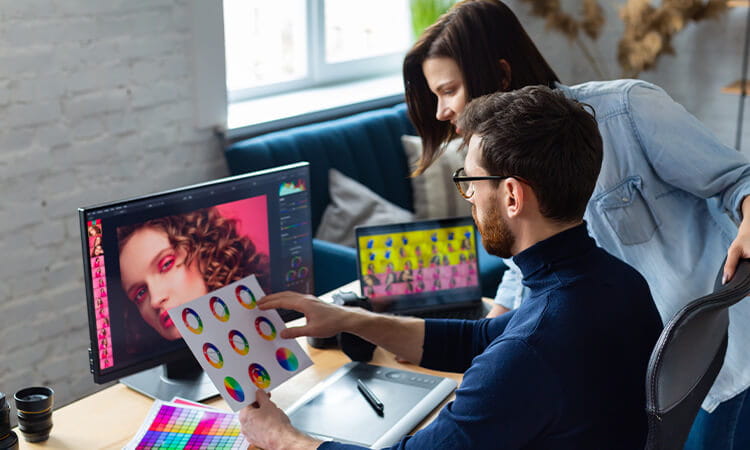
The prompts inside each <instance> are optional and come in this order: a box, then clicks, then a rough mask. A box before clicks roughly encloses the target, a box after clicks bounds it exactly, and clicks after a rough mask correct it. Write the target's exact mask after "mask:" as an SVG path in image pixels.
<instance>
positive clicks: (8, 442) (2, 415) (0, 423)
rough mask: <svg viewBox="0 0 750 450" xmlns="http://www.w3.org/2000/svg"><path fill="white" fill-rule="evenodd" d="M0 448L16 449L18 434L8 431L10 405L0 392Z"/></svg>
mask: <svg viewBox="0 0 750 450" xmlns="http://www.w3.org/2000/svg"><path fill="white" fill-rule="evenodd" d="M0 449H11V450H18V436H16V433H14V432H12V431H10V405H8V402H7V401H6V400H5V394H3V393H2V392H0Z"/></svg>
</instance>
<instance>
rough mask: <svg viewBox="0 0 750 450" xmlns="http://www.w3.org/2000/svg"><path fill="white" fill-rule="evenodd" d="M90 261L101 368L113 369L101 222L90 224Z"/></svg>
mask: <svg viewBox="0 0 750 450" xmlns="http://www.w3.org/2000/svg"><path fill="white" fill-rule="evenodd" d="M88 239H89V250H90V252H91V253H90V255H89V261H90V263H91V285H92V286H93V288H94V314H95V316H96V340H97V343H98V345H97V347H98V351H99V367H100V368H101V369H106V368H108V367H112V365H113V364H114V361H113V360H112V335H111V333H110V331H111V330H110V323H109V301H108V299H107V276H106V273H105V270H104V248H103V247H102V224H101V220H99V219H97V220H90V221H89V223H88Z"/></svg>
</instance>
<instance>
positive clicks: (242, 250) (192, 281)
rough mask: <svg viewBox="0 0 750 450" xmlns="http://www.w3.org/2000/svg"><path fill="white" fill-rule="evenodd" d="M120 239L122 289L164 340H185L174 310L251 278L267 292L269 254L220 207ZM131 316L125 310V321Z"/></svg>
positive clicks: (139, 228)
mask: <svg viewBox="0 0 750 450" xmlns="http://www.w3.org/2000/svg"><path fill="white" fill-rule="evenodd" d="M117 240H118V244H119V248H120V276H121V281H122V286H121V287H122V289H123V291H124V293H125V295H126V297H127V298H128V299H129V300H130V302H129V303H130V304H131V305H133V306H134V307H135V308H136V309H137V310H138V313H139V314H140V317H141V318H142V319H143V321H145V323H146V324H148V325H149V326H150V327H151V328H152V329H153V330H154V331H156V332H157V333H158V334H159V335H160V336H162V337H163V338H165V339H168V340H176V339H179V338H180V337H181V336H180V333H179V331H178V330H177V328H176V327H175V325H174V323H173V322H172V320H171V319H170V317H169V314H168V311H169V309H170V308H173V307H175V306H178V305H181V304H183V303H186V302H189V301H191V300H194V299H196V298H198V297H200V296H202V295H205V294H207V293H209V292H211V291H214V290H216V289H219V288H221V287H223V286H225V285H227V284H229V283H232V282H234V281H237V280H240V279H242V278H245V277H247V276H249V275H251V274H255V275H256V276H257V278H258V282H259V283H260V285H261V287H263V289H264V290H266V291H268V287H269V259H268V255H267V254H265V253H261V252H258V251H257V250H256V246H255V244H254V243H253V241H252V239H250V237H248V236H244V235H240V234H239V233H238V231H237V225H236V221H235V220H234V219H229V218H226V217H224V216H222V215H221V213H220V212H219V211H218V210H217V209H216V208H207V209H201V210H197V211H194V212H190V213H187V214H181V215H174V216H168V217H162V218H158V219H153V220H149V221H147V222H144V223H140V224H136V225H129V226H123V227H120V228H118V229H117ZM130 315H131V314H128V310H127V309H126V321H131V320H130V317H129V316H130ZM126 326H127V325H126ZM129 328H130V327H129ZM130 331H131V332H136V333H137V331H136V330H130Z"/></svg>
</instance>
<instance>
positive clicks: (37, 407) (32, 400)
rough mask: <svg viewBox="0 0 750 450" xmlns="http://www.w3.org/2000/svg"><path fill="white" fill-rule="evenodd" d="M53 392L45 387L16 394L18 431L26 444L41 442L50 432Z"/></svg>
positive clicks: (37, 387)
mask: <svg viewBox="0 0 750 450" xmlns="http://www.w3.org/2000/svg"><path fill="white" fill-rule="evenodd" d="M54 395H55V392H54V391H53V390H52V389H50V388H48V387H46V386H36V387H29V388H25V389H21V390H20V391H18V392H16V395H15V398H16V409H17V410H18V429H19V430H21V434H23V437H24V439H26V441H27V442H41V441H46V440H47V438H49V433H50V430H52V405H53V402H54Z"/></svg>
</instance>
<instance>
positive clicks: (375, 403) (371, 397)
mask: <svg viewBox="0 0 750 450" xmlns="http://www.w3.org/2000/svg"><path fill="white" fill-rule="evenodd" d="M357 389H358V390H359V392H361V393H362V395H364V396H365V398H366V399H367V403H369V404H370V406H372V409H374V410H375V412H376V413H378V415H380V416H382V415H383V409H385V405H383V402H381V401H380V399H379V398H378V396H377V395H375V393H374V392H372V391H371V390H370V388H368V387H367V385H366V384H365V382H364V381H362V380H360V379H359V378H357Z"/></svg>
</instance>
